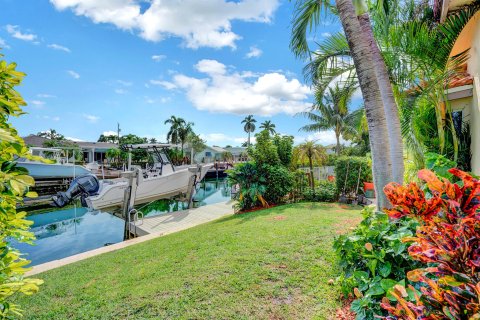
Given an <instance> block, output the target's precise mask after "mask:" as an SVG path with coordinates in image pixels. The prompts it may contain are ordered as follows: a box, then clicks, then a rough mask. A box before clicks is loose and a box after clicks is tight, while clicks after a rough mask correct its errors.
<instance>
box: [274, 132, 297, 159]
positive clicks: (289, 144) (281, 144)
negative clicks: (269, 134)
mask: <svg viewBox="0 0 480 320" xmlns="http://www.w3.org/2000/svg"><path fill="white" fill-rule="evenodd" d="M273 144H274V145H275V146H276V147H277V153H278V158H279V159H280V163H281V164H282V165H283V166H285V167H288V166H290V164H291V163H292V156H293V137H292V136H281V135H279V134H276V135H275V136H274V137H273Z"/></svg>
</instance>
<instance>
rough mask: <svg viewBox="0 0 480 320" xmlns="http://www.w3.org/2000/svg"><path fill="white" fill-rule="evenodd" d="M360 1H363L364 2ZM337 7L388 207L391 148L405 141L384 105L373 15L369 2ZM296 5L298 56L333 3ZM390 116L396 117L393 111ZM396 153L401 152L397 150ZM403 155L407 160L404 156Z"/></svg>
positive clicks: (341, 1)
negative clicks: (390, 125)
mask: <svg viewBox="0 0 480 320" xmlns="http://www.w3.org/2000/svg"><path fill="white" fill-rule="evenodd" d="M360 3H361V4H362V2H360ZM335 7H336V8H335V10H336V12H337V13H338V16H339V18H340V21H341V23H342V26H343V30H344V33H345V36H346V39H347V43H348V46H349V49H350V52H351V56H352V60H353V62H354V65H355V70H356V74H357V77H358V82H359V84H360V88H361V91H362V95H363V100H364V106H365V111H366V116H367V120H368V127H369V132H370V144H371V150H372V158H373V172H374V183H375V189H376V191H377V193H376V194H377V207H379V208H383V207H388V206H389V205H390V204H389V203H388V201H387V199H386V197H385V195H384V194H383V192H382V190H383V187H384V186H385V185H386V184H387V183H389V182H390V181H392V180H393V171H392V155H391V153H392V152H391V148H399V147H401V144H400V145H398V144H394V141H396V140H397V139H394V137H393V136H390V134H391V132H389V131H388V129H387V119H386V117H387V116H386V111H385V108H384V103H385V101H384V100H387V99H386V98H385V99H384V96H386V93H385V92H384V95H383V96H382V94H381V88H380V85H379V82H380V80H382V78H381V77H380V79H379V77H378V75H377V72H378V71H379V69H381V67H382V66H378V65H377V64H378V59H375V57H374V54H373V53H372V52H373V51H375V50H373V48H372V47H373V46H377V44H376V42H375V41H374V39H373V32H372V30H371V25H370V21H369V16H368V14H367V12H366V11H365V10H364V9H365V6H364V7H363V8H358V9H360V10H358V11H357V12H358V14H357V13H356V12H355V8H354V5H353V3H352V1H351V0H337V1H335ZM296 8H297V10H296V14H295V17H294V22H293V31H292V40H291V44H290V47H291V49H292V50H293V52H294V53H295V54H296V55H297V56H300V57H305V56H307V55H308V54H309V48H308V42H307V31H308V30H311V28H312V27H313V26H314V25H315V24H317V23H318V22H319V21H320V15H321V13H322V10H324V11H330V10H331V9H332V7H331V5H330V2H327V1H319V0H298V1H297V5H296ZM377 49H378V47H377ZM375 52H376V51H375ZM375 62H377V64H376V63H375ZM388 85H390V84H388ZM387 87H388V86H387V85H383V86H382V88H383V89H386V88H387ZM390 89H391V87H390ZM389 116H390V117H393V116H392V115H391V114H390V113H389ZM397 121H398V120H397ZM389 122H395V119H389ZM398 122H399V121H398ZM392 143H393V144H394V145H392ZM402 153H403V150H402ZM395 154H398V153H397V152H395ZM401 158H402V160H401V161H402V164H403V156H402V157H401ZM402 175H403V172H402Z"/></svg>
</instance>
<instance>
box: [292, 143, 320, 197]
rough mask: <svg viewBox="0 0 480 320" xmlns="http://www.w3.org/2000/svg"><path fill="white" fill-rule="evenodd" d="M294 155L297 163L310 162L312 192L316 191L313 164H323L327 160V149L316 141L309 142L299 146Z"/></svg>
mask: <svg viewBox="0 0 480 320" xmlns="http://www.w3.org/2000/svg"><path fill="white" fill-rule="evenodd" d="M293 154H294V159H295V162H297V161H301V162H304V161H305V160H308V164H309V167H310V173H311V175H312V176H311V179H310V187H311V188H312V191H313V190H315V182H314V181H313V163H314V162H317V163H322V162H323V161H325V160H326V159H327V154H326V152H325V148H324V147H322V146H321V145H318V144H316V142H315V141H307V142H304V143H302V144H300V145H299V146H297V147H296V148H295V150H294V153H293Z"/></svg>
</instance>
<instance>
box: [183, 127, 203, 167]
mask: <svg viewBox="0 0 480 320" xmlns="http://www.w3.org/2000/svg"><path fill="white" fill-rule="evenodd" d="M187 142H188V144H189V145H190V150H191V153H190V157H191V159H190V162H191V163H193V158H194V157H195V154H196V153H198V152H200V151H202V150H204V149H205V147H206V144H205V143H206V141H205V140H203V139H202V138H201V137H200V136H199V135H198V134H195V133H194V132H190V133H189V135H188V139H187Z"/></svg>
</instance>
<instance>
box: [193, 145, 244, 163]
mask: <svg viewBox="0 0 480 320" xmlns="http://www.w3.org/2000/svg"><path fill="white" fill-rule="evenodd" d="M190 152H191V151H190V148H189V147H188V146H187V147H186V148H185V153H186V154H187V155H189V154H190ZM227 152H228V153H230V154H231V155H232V157H233V159H232V160H233V162H243V161H247V160H248V157H247V148H243V147H228V148H222V147H219V146H206V147H205V149H203V150H202V151H200V152H197V153H195V155H194V157H193V162H194V163H210V162H215V161H223V160H224V156H225V154H226V153H227Z"/></svg>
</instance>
